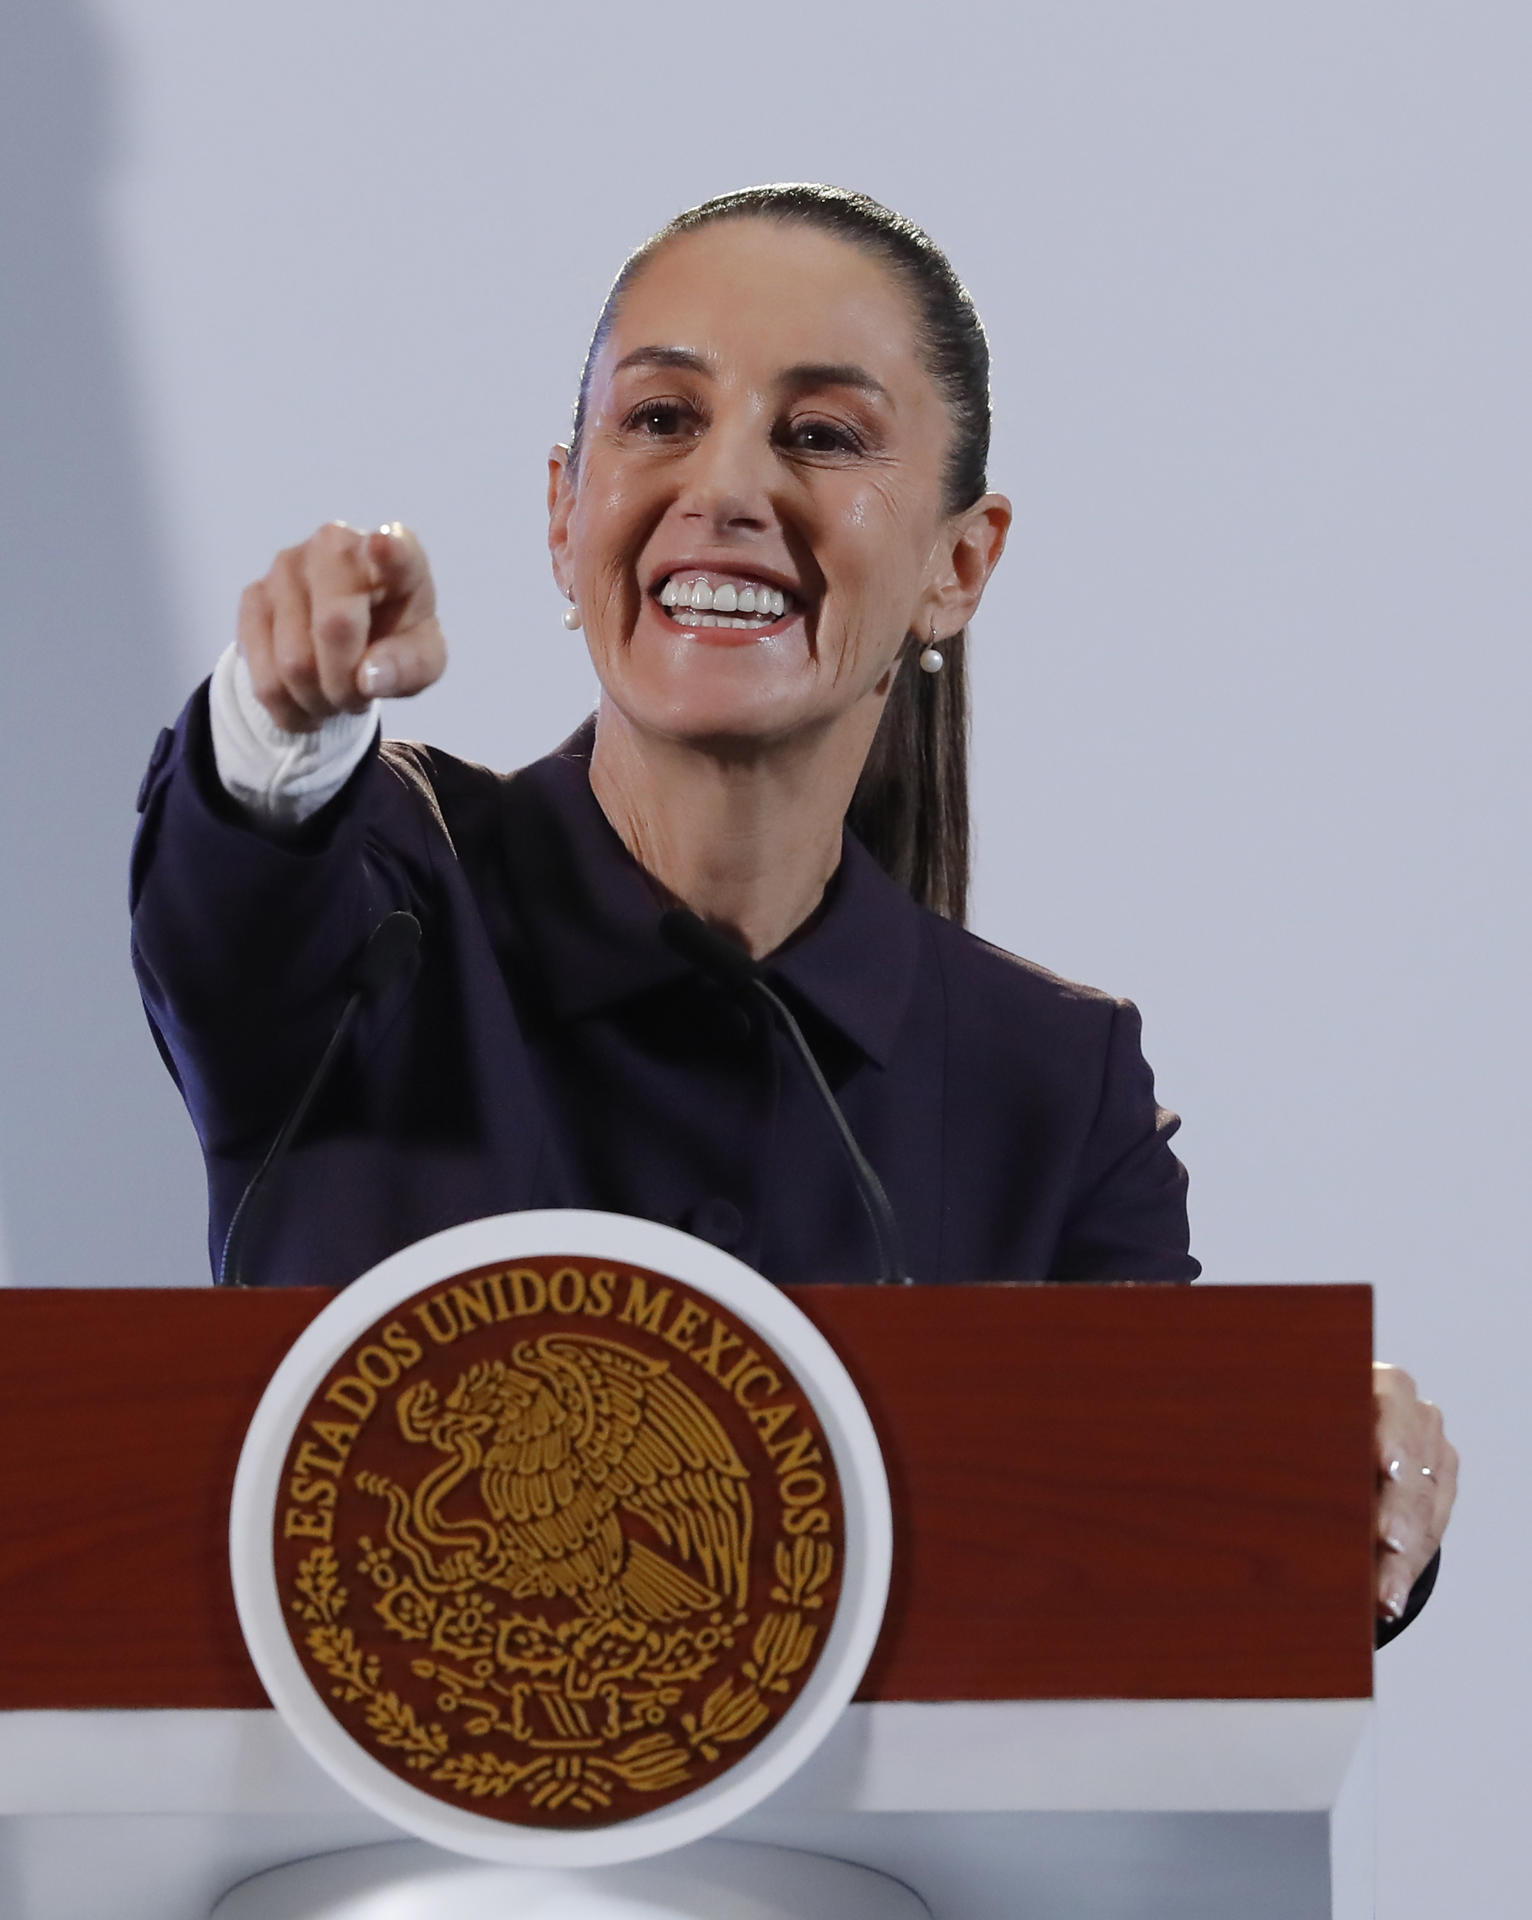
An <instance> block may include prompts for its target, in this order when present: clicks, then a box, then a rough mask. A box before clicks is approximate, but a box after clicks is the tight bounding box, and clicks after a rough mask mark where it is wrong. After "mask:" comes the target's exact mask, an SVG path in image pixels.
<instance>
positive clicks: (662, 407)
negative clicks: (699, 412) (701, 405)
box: [622, 400, 697, 440]
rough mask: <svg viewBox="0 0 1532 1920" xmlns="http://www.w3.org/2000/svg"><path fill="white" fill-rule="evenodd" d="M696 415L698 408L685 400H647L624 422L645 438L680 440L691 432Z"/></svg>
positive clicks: (627, 428) (625, 427)
mask: <svg viewBox="0 0 1532 1920" xmlns="http://www.w3.org/2000/svg"><path fill="white" fill-rule="evenodd" d="M696 417H697V416H696V410H695V409H694V408H693V407H691V406H690V405H688V403H687V402H686V401H684V400H645V401H643V402H642V403H641V404H640V405H639V406H636V407H635V408H634V409H633V411H632V412H631V413H630V414H629V415H628V417H627V419H626V420H624V421H623V423H622V424H623V427H624V429H625V431H627V432H629V433H635V434H637V435H638V436H639V438H640V439H643V440H679V439H680V438H681V436H682V435H683V434H685V433H688V432H690V430H691V428H692V427H693V425H694V424H695V422H696Z"/></svg>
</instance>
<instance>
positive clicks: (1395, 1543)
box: [1382, 1532, 1404, 1553]
mask: <svg viewBox="0 0 1532 1920" xmlns="http://www.w3.org/2000/svg"><path fill="white" fill-rule="evenodd" d="M1382 1539H1383V1544H1384V1546H1385V1547H1387V1548H1388V1550H1389V1552H1390V1553H1403V1552H1404V1542H1403V1540H1402V1539H1401V1538H1400V1537H1399V1534H1398V1533H1397V1532H1394V1533H1385V1534H1384V1535H1383V1536H1382Z"/></svg>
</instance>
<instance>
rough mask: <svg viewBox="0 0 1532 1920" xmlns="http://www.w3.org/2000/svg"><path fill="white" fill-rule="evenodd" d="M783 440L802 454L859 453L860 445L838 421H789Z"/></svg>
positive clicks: (811, 419)
mask: <svg viewBox="0 0 1532 1920" xmlns="http://www.w3.org/2000/svg"><path fill="white" fill-rule="evenodd" d="M783 437H784V439H785V440H786V442H787V444H788V445H789V446H792V447H797V448H799V449H801V451H803V452H804V453H860V452H861V450H862V443H861V440H860V439H859V438H858V436H857V435H856V434H855V433H853V432H852V430H851V428H850V427H848V426H846V425H844V423H843V422H841V421H838V420H824V419H817V418H807V419H800V420H793V421H790V422H789V424H788V426H787V429H786V432H785V434H784V436H783Z"/></svg>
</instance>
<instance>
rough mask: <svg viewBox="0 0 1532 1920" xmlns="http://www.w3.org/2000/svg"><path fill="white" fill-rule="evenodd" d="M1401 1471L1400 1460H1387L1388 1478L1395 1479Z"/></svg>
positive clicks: (1402, 1466)
mask: <svg viewBox="0 0 1532 1920" xmlns="http://www.w3.org/2000/svg"><path fill="white" fill-rule="evenodd" d="M1403 1472H1404V1462H1403V1461H1402V1460H1390V1461H1389V1463H1388V1477H1389V1479H1390V1480H1397V1479H1398V1478H1399V1476H1400V1475H1401V1474H1402V1473H1403Z"/></svg>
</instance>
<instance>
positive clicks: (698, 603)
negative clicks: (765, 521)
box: [652, 570, 798, 633]
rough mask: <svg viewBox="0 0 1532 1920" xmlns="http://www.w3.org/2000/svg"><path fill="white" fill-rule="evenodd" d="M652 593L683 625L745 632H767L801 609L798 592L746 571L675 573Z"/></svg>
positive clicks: (671, 616) (678, 623)
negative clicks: (741, 572)
mask: <svg viewBox="0 0 1532 1920" xmlns="http://www.w3.org/2000/svg"><path fill="white" fill-rule="evenodd" d="M652 597H653V598H654V600H655V601H656V602H657V603H658V604H659V605H660V606H661V607H662V608H663V609H664V611H665V613H666V614H667V615H668V616H669V618H670V619H672V620H674V621H675V622H676V624H677V625H678V626H682V627H730V628H733V629H735V630H737V631H740V632H745V633H765V632H766V631H767V629H768V628H771V627H776V626H780V625H781V624H782V623H783V622H784V621H785V620H787V619H790V618H791V617H792V616H793V615H795V614H796V613H797V612H798V599H797V596H796V595H795V594H792V593H789V592H787V591H786V590H785V589H784V588H782V587H774V586H771V585H769V584H768V583H767V582H766V581H764V580H753V579H751V578H750V577H749V576H748V575H743V574H739V575H731V576H728V577H725V576H723V575H720V574H710V573H703V572H700V571H692V570H688V571H686V572H684V573H673V574H670V575H668V576H667V577H666V579H665V580H664V581H663V582H661V584H660V585H659V587H658V588H657V589H656V590H655V592H654V594H653V596H652Z"/></svg>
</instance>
